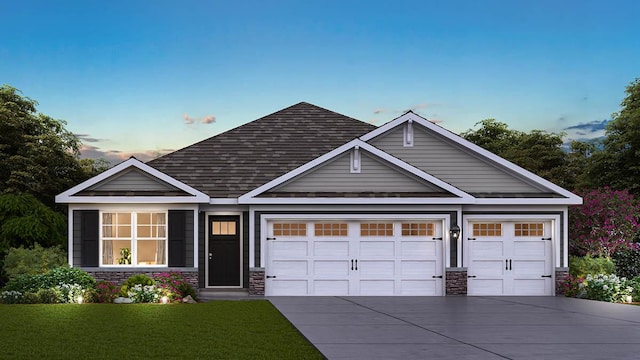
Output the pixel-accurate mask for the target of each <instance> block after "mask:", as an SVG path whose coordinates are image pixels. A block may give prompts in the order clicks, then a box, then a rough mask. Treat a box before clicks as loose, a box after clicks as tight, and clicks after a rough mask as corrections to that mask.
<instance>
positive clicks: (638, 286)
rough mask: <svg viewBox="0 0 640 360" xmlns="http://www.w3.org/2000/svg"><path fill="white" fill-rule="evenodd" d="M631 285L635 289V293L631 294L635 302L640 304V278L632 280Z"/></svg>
mask: <svg viewBox="0 0 640 360" xmlns="http://www.w3.org/2000/svg"><path fill="white" fill-rule="evenodd" d="M630 283H631V287H632V288H633V291H632V293H631V296H632V298H633V301H636V302H640V276H636V277H634V278H633V279H631V280H630Z"/></svg>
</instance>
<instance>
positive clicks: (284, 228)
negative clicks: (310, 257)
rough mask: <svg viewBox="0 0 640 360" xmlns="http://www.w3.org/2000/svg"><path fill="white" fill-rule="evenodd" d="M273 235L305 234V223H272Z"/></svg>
mask: <svg viewBox="0 0 640 360" xmlns="http://www.w3.org/2000/svg"><path fill="white" fill-rule="evenodd" d="M273 236H307V224H299V223H278V224H273Z"/></svg>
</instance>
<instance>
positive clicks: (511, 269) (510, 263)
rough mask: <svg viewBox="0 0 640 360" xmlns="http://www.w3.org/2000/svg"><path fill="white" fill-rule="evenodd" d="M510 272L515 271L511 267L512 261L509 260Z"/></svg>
mask: <svg viewBox="0 0 640 360" xmlns="http://www.w3.org/2000/svg"><path fill="white" fill-rule="evenodd" d="M509 270H513V268H512V267H511V259H509Z"/></svg>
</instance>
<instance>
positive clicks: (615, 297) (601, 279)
mask: <svg viewBox="0 0 640 360" xmlns="http://www.w3.org/2000/svg"><path fill="white" fill-rule="evenodd" d="M580 288H581V289H582V290H583V291H584V293H583V294H581V295H582V297H584V298H586V299H591V300H599V301H608V302H628V301H630V300H631V295H632V294H633V284H632V283H631V282H630V281H628V280H627V279H626V278H619V277H618V276H616V275H615V274H611V275H606V274H597V275H587V277H586V279H585V280H584V281H582V283H580Z"/></svg>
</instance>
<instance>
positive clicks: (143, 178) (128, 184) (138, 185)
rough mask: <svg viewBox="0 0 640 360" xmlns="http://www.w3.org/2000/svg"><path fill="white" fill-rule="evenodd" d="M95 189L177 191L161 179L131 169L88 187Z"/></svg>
mask: <svg viewBox="0 0 640 360" xmlns="http://www.w3.org/2000/svg"><path fill="white" fill-rule="evenodd" d="M88 190H93V191H175V190H176V188H175V187H173V186H171V185H169V184H166V183H164V182H162V181H160V180H159V179H155V178H153V177H151V176H149V175H145V174H143V173H142V172H141V171H139V170H137V169H130V170H128V171H125V172H124V173H122V174H121V175H116V176H114V177H111V178H109V179H106V180H104V181H101V182H100V183H98V184H96V185H94V186H92V187H90V188H88Z"/></svg>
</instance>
